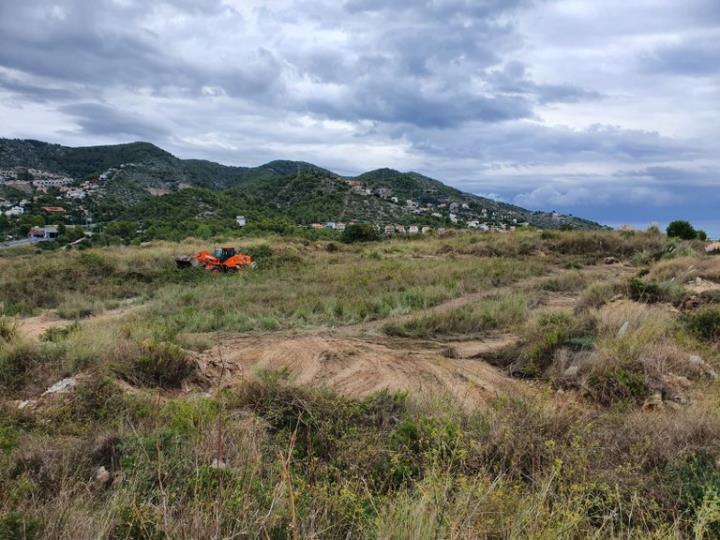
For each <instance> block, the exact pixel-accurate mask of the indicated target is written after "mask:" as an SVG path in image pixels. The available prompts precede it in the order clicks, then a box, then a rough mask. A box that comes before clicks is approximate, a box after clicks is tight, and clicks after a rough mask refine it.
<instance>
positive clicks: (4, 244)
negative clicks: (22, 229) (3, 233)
mask: <svg viewBox="0 0 720 540" xmlns="http://www.w3.org/2000/svg"><path fill="white" fill-rule="evenodd" d="M30 244H32V242H31V241H30V239H28V238H23V239H22V240H12V241H10V242H0V249H9V248H14V247H19V246H29V245H30Z"/></svg>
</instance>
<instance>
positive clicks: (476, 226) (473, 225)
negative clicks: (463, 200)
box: [467, 220, 480, 229]
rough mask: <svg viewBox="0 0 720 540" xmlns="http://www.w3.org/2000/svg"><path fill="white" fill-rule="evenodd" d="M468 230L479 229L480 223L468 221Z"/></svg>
mask: <svg viewBox="0 0 720 540" xmlns="http://www.w3.org/2000/svg"><path fill="white" fill-rule="evenodd" d="M467 226H468V229H479V228H480V222H479V221H475V220H473V221H468V224H467Z"/></svg>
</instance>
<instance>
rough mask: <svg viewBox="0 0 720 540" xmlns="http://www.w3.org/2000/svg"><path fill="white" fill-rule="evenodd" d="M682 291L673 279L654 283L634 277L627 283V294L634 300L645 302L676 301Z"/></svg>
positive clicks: (680, 297) (680, 286)
mask: <svg viewBox="0 0 720 540" xmlns="http://www.w3.org/2000/svg"><path fill="white" fill-rule="evenodd" d="M683 293H684V291H683V287H682V285H680V284H678V283H676V282H674V281H664V282H660V283H654V282H648V281H644V280H642V279H641V278H639V277H634V278H632V279H631V280H630V282H629V283H628V296H629V297H630V298H631V299H632V300H635V301H636V302H643V303H646V304H654V303H657V302H670V303H677V302H679V301H680V300H681V299H682V296H683Z"/></svg>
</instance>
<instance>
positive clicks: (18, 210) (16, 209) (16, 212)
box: [5, 206, 25, 217]
mask: <svg viewBox="0 0 720 540" xmlns="http://www.w3.org/2000/svg"><path fill="white" fill-rule="evenodd" d="M24 213H25V209H24V208H23V207H22V206H13V207H12V208H10V210H7V211H6V212H5V215H6V216H7V217H18V216H22V215H23V214H24Z"/></svg>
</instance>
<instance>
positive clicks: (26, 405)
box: [18, 399, 36, 409]
mask: <svg viewBox="0 0 720 540" xmlns="http://www.w3.org/2000/svg"><path fill="white" fill-rule="evenodd" d="M35 403H36V400H34V399H24V400H22V401H21V402H20V403H18V409H32V408H33V406H34V405H35Z"/></svg>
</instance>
